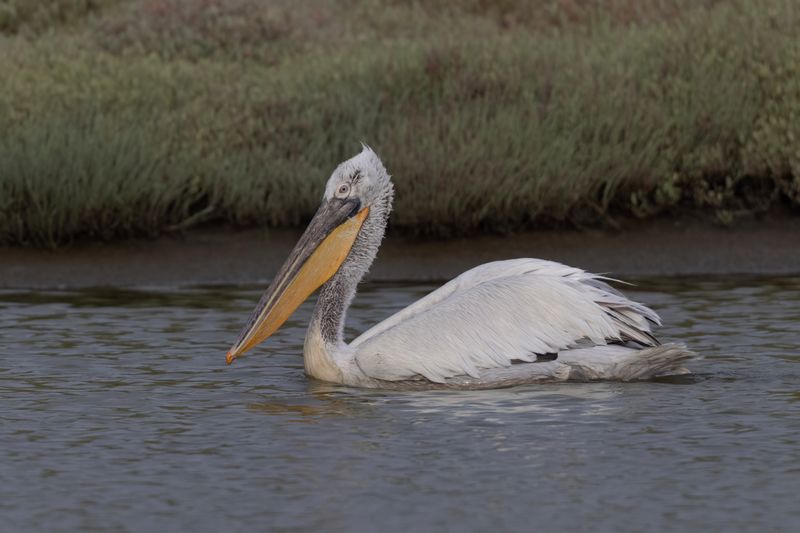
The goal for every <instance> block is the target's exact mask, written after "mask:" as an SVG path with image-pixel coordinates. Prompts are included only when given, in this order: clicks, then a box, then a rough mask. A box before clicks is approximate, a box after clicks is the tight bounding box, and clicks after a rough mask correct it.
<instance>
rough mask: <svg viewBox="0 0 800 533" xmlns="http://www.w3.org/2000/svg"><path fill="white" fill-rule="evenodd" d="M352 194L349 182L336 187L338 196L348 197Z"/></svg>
mask: <svg viewBox="0 0 800 533" xmlns="http://www.w3.org/2000/svg"><path fill="white" fill-rule="evenodd" d="M349 194H350V184H349V183H342V184H341V185H339V187H338V188H337V189H336V197H337V198H347V196H348V195H349Z"/></svg>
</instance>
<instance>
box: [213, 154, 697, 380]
mask: <svg viewBox="0 0 800 533" xmlns="http://www.w3.org/2000/svg"><path fill="white" fill-rule="evenodd" d="M392 196H393V187H392V184H391V181H390V178H389V175H388V174H387V173H386V170H385V169H384V167H383V164H382V163H381V161H380V159H379V158H378V156H377V155H376V154H375V153H374V152H373V151H372V150H371V149H369V148H367V147H365V148H364V150H363V151H362V152H361V153H360V154H359V155H357V156H356V157H354V158H352V159H350V160H348V161H346V162H344V163H342V164H341V165H339V167H338V168H337V169H336V170H335V171H334V173H333V175H332V176H331V178H330V180H329V181H328V185H327V187H326V193H325V198H324V199H323V205H322V207H321V208H320V211H319V212H318V213H317V215H316V216H315V217H314V220H312V222H311V224H310V225H309V228H308V229H307V230H306V232H305V233H304V235H303V237H302V238H301V240H300V242H299V243H298V245H297V246H296V247H295V249H294V250H293V252H292V254H291V255H290V257H289V259H288V260H287V262H286V264H284V266H283V267H282V269H281V271H280V272H279V273H278V275H277V277H276V279H275V281H273V283H272V285H271V286H270V288H269V289H268V291H267V292H266V293H265V295H264V297H263V298H262V300H261V302H260V303H259V306H258V307H257V308H256V310H255V312H254V313H253V316H252V318H251V320H250V322H249V323H248V325H247V326H246V327H245V329H244V330H243V331H242V333H241V335H240V337H239V339H238V340H237V342H236V344H235V345H234V346H233V348H231V350H230V351H229V352H228V362H231V361H232V360H233V359H234V358H236V357H237V356H238V355H240V354H241V353H243V352H244V351H246V350H248V349H250V348H251V347H253V346H254V345H256V344H258V343H259V342H261V341H262V340H264V339H265V338H266V337H268V336H269V335H271V334H272V333H273V332H274V331H275V330H276V329H277V328H278V327H280V325H281V324H282V323H283V322H284V321H285V320H286V318H288V316H289V315H290V314H291V313H292V312H293V311H294V309H296V307H297V306H299V304H300V303H301V302H302V301H303V300H304V299H305V298H307V297H308V296H309V295H310V294H311V292H313V291H314V290H315V289H316V288H318V287H320V286H321V290H320V293H319V298H318V301H317V304H316V306H315V308H314V313H313V315H312V319H311V323H310V325H309V328H308V332H307V335H306V340H305V346H304V361H305V370H306V373H307V374H308V375H309V376H312V377H314V378H317V379H320V380H323V381H328V382H332V383H340V384H344V385H350V386H357V387H373V388H425V387H451V388H495V387H505V386H510V385H516V384H522V383H532V382H542V381H564V380H569V379H576V380H591V379H611V380H623V381H628V380H634V379H647V378H651V377H654V376H658V375H665V374H676V373H685V372H686V370H685V369H684V368H683V364H684V363H685V362H686V360H688V359H689V358H691V357H692V355H693V354H692V353H691V352H689V351H688V350H686V349H685V348H684V347H683V346H681V345H676V344H667V345H660V344H659V342H658V341H657V340H656V339H655V337H653V335H652V332H651V328H650V326H651V324H654V325H657V324H659V318H658V316H657V315H656V313H655V312H653V311H652V310H651V309H649V308H647V307H645V306H644V305H642V304H639V303H636V302H633V301H631V300H629V299H628V298H626V297H625V296H624V295H622V294H621V293H620V292H618V291H617V290H615V289H613V288H612V287H610V286H609V285H608V284H607V283H606V282H605V278H603V277H601V276H596V275H593V274H589V273H587V272H584V271H582V270H579V269H576V268H571V267H568V266H565V265H561V264H558V263H554V262H551V261H543V260H538V259H513V260H509V261H497V262H493V263H487V264H485V265H481V266H478V267H476V268H473V269H472V270H469V271H467V272H465V273H464V274H462V275H460V276H458V277H457V278H456V279H454V280H452V281H450V282H449V283H447V284H445V285H444V286H443V287H441V288H439V289H437V290H436V291H434V292H432V293H431V294H429V295H427V296H426V297H424V298H422V299H421V300H419V301H418V302H416V303H414V304H412V305H410V306H409V307H407V308H405V309H403V310H402V311H400V312H398V313H396V314H395V315H393V316H391V317H390V318H388V319H386V320H384V321H383V322H381V323H379V324H377V325H375V326H373V327H372V328H370V329H369V330H367V331H366V332H364V333H363V334H362V335H360V336H359V337H358V338H356V339H355V340H353V341H352V342H351V343H350V344H347V343H346V342H345V341H344V339H343V329H344V321H345V313H346V311H347V308H348V306H349V305H350V302H351V300H352V298H353V297H354V295H355V292H356V286H357V284H358V283H359V282H360V280H361V279H362V277H363V276H364V274H365V273H366V271H367V269H368V268H369V266H370V265H371V264H372V261H373V260H374V258H375V255H376V254H377V250H378V246H379V245H380V242H381V240H382V239H383V235H384V231H385V228H386V223H387V221H388V216H389V212H390V210H391V201H392Z"/></svg>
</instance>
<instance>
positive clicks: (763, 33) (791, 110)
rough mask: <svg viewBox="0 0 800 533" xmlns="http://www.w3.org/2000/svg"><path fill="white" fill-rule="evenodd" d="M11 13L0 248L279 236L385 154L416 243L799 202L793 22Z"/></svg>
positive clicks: (502, 6) (335, 10)
mask: <svg viewBox="0 0 800 533" xmlns="http://www.w3.org/2000/svg"><path fill="white" fill-rule="evenodd" d="M533 4H535V6H534V7H530V6H529V3H528V2H522V1H515V0H502V1H497V2H490V1H487V0H459V1H456V2H446V1H443V0H442V1H436V2H425V3H422V2H412V1H404V0H364V1H355V0H330V1H328V2H314V1H308V0H301V1H289V0H277V1H274V2H259V1H256V0H229V1H222V0H128V1H123V0H83V1H82V2H72V1H69V2H68V1H66V0H60V1H44V0H10V1H7V2H5V3H3V4H2V5H1V6H0V31H1V32H2V34H1V35H0V72H2V75H1V76H0V131H1V132H2V135H0V242H2V243H6V244H34V245H45V246H55V245H58V244H61V243H65V242H68V241H71V240H74V239H84V238H92V239H98V238H99V239H116V238H125V237H131V236H142V235H155V234H158V233H161V232H164V231H173V230H180V229H185V228H189V227H192V226H194V225H197V224H203V223H211V222H214V223H225V224H229V225H231V226H236V227H244V226H254V225H261V226H266V227H287V226H299V225H301V224H303V223H304V222H305V221H307V219H308V218H310V216H311V214H312V213H313V211H314V209H315V208H316V205H317V203H318V200H319V197H320V194H321V190H322V184H323V183H324V180H325V179H326V178H327V176H328V175H329V174H330V172H331V170H332V168H333V167H334V166H335V165H336V164H337V163H338V162H339V161H341V160H342V159H344V158H346V157H349V156H350V155H352V154H353V153H355V151H357V150H358V149H359V144H358V143H359V141H362V140H363V141H366V142H368V143H370V144H371V145H373V146H374V147H375V148H376V150H377V151H378V152H379V153H380V154H381V156H382V157H383V159H384V161H385V162H386V164H387V166H388V168H389V169H390V171H391V172H392V173H393V174H394V176H395V181H396V184H397V189H398V193H397V198H396V211H395V215H394V217H393V220H392V225H393V230H395V231H402V232H407V233H412V234H419V235H427V236H451V235H456V234H469V233H474V232H480V231H492V232H505V231H512V230H516V229H520V228H527V227H544V226H560V225H575V224H578V225H585V224H603V223H608V221H609V220H613V219H614V218H616V217H630V216H633V217H651V216H656V215H674V214H676V213H680V212H684V211H686V210H702V211H703V212H704V213H706V214H707V215H706V216H708V217H709V218H711V219H717V220H720V221H722V222H726V223H727V222H732V221H735V220H736V218H737V217H738V216H739V215H742V214H750V213H757V212H763V211H767V210H770V209H773V208H775V207H776V206H779V205H782V206H790V208H792V209H797V208H798V206H800V44H798V40H797V31H796V29H797V28H798V27H800V9H799V8H798V7H797V3H796V2H795V1H794V0H764V1H761V2H748V1H745V0H724V1H712V0H703V1H696V0H644V1H632V0H613V1H610V2H599V1H597V0H573V1H567V0H551V1H546V2H537V3H533Z"/></svg>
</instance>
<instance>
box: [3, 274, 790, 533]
mask: <svg viewBox="0 0 800 533" xmlns="http://www.w3.org/2000/svg"><path fill="white" fill-rule="evenodd" d="M639 287H640V288H641V289H646V291H639V292H637V293H636V297H637V298H639V299H641V300H643V301H645V302H647V303H649V304H651V305H652V306H654V307H655V308H656V309H657V310H658V311H659V312H660V313H661V314H662V316H663V318H664V320H665V323H666V324H667V326H666V327H665V328H664V330H663V332H662V334H663V336H664V337H666V338H671V339H678V340H683V341H685V342H686V343H688V344H689V345H690V346H691V347H692V348H694V349H695V350H697V351H698V352H701V353H702V354H703V355H704V356H705V358H704V359H703V360H701V361H698V362H696V363H694V364H693V365H692V368H693V370H695V372H696V375H695V376H693V377H691V378H689V379H682V380H672V381H670V380H667V381H662V382H657V383H631V384H620V383H590V384H580V383H575V384H573V383H567V384H550V385H538V386H527V387H518V388H513V389H505V390H498V391H472V392H470V391H462V392H455V391H426V392H384V391H363V390H355V389H348V388H343V387H337V386H331V385H327V384H324V383H318V382H312V381H309V380H308V379H306V378H305V377H304V376H303V370H302V369H303V365H302V359H301V355H300V354H301V351H302V340H303V335H304V329H305V323H306V320H307V319H308V316H309V313H310V307H309V305H305V306H304V307H302V308H301V310H300V312H298V314H297V315H296V316H295V317H293V319H292V320H290V321H289V323H288V324H287V326H286V327H285V328H284V329H282V330H281V331H280V332H279V333H278V334H277V335H276V336H275V337H274V338H273V339H271V340H270V341H269V342H268V343H267V344H266V345H265V346H264V347H263V348H261V349H258V350H255V351H254V353H252V354H249V355H248V356H246V357H244V358H243V359H241V360H240V361H239V362H238V364H236V365H234V366H231V367H226V366H225V364H224V360H225V351H226V349H227V348H228V344H229V343H230V342H231V341H232V340H233V339H234V338H235V337H236V334H237V333H238V330H239V328H240V326H241V324H242V321H243V320H244V319H246V317H247V315H248V314H249V312H250V311H251V309H252V306H253V304H254V302H255V301H256V300H257V298H258V296H259V290H258V288H196V289H180V290H124V291H123V290H98V291H81V292H47V293H28V292H6V293H0V335H2V343H1V346H2V353H3V355H2V358H0V420H1V421H2V423H1V424H0V456H2V460H1V461H0V479H2V480H3V483H2V484H0V516H2V517H3V523H4V524H6V525H5V526H4V527H6V528H8V530H17V531H22V530H26V531H27V530H33V529H39V530H57V529H65V530H98V531H117V530H136V531H143V530H155V531H165V530H196V531H220V530H224V531H244V530H248V531H249V530H253V529H255V530H263V529H265V528H268V527H270V528H274V529H279V528H283V529H290V530H291V529H296V530H307V529H311V528H314V527H317V528H323V529H324V530H339V529H355V528H357V527H359V526H360V528H361V529H372V528H374V527H377V526H378V525H381V527H383V528H389V529H390V530H400V529H411V528H415V529H423V530H440V529H449V530H459V531H461V530H475V531H483V530H487V529H492V530H531V529H535V530H537V531H546V530H563V529H569V530H573V529H578V528H581V527H585V526H586V524H592V526H594V528H599V529H610V530H615V531H626V530H652V529H656V530H665V529H666V530H670V529H672V530H685V529H687V528H693V529H709V528H711V529H716V530H721V529H738V530H742V529H758V530H765V529H775V530H788V529H792V527H793V526H796V524H797V523H798V521H799V520H800V506H798V505H797V493H798V491H800V466H798V465H800V416H798V415H800V365H798V362H800V279H797V278H782V279H743V278H736V279H727V280H721V279H691V280H690V279H651V280H642V281H641V282H640V283H639ZM431 288H432V287H431V286H419V285H406V286H399V287H388V286H382V285H378V286H367V287H366V288H365V289H364V290H363V291H362V293H361V294H360V295H359V297H358V298H357V300H356V302H355V305H354V306H353V308H352V310H351V312H350V324H349V328H348V330H347V332H348V335H351V336H354V335H356V334H357V333H358V332H360V331H362V330H363V329H365V328H366V327H368V326H369V325H371V324H372V323H374V322H376V321H378V320H380V319H381V318H383V317H385V316H387V315H389V314H390V313H391V312H393V311H394V310H396V309H397V308H399V307H402V306H404V305H406V304H408V303H410V302H411V301H413V300H416V299H417V298H419V297H420V296H421V295H423V294H425V293H427V292H428V291H429V290H430V289H431ZM267 355H270V356H271V357H267Z"/></svg>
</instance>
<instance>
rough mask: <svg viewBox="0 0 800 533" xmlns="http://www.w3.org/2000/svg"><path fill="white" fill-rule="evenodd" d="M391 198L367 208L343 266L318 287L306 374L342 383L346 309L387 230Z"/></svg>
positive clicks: (309, 337) (307, 354) (307, 336)
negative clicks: (367, 211)
mask: <svg viewBox="0 0 800 533" xmlns="http://www.w3.org/2000/svg"><path fill="white" fill-rule="evenodd" d="M390 202H391V197H389V198H388V200H387V202H386V204H385V205H382V204H379V205H378V208H377V209H376V208H375V207H373V208H371V209H370V214H369V216H368V217H367V219H366V220H365V221H364V224H363V225H362V226H361V230H360V231H359V233H358V236H357V237H356V240H355V242H354V243H353V247H352V248H351V249H350V253H349V254H348V255H347V259H345V261H344V263H342V266H341V267H340V268H339V270H338V271H337V272H336V274H334V276H333V277H332V278H331V279H330V280H328V282H327V283H325V284H324V285H323V286H322V287H321V288H320V292H319V297H318V299H317V305H316V306H315V307H314V313H313V315H312V317H311V323H310V324H309V326H308V332H307V333H306V341H305V347H304V350H303V356H304V363H305V368H306V373H307V374H308V375H310V376H313V377H315V378H317V379H321V380H324V381H331V382H335V383H342V382H343V375H342V365H343V364H344V363H345V362H346V361H345V359H346V358H347V355H348V354H349V353H350V351H349V350H348V347H347V344H346V343H345V342H344V324H345V317H346V315H347V309H348V307H350V302H352V300H353V297H354V296H355V295H356V288H357V287H358V283H359V282H360V281H361V279H362V278H363V277H364V274H366V273H367V270H369V267H370V265H372V262H373V261H374V260H375V256H376V255H377V253H378V247H379V246H380V243H381V240H382V239H383V235H384V232H385V230H386V222H387V219H388V215H389V206H390Z"/></svg>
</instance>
